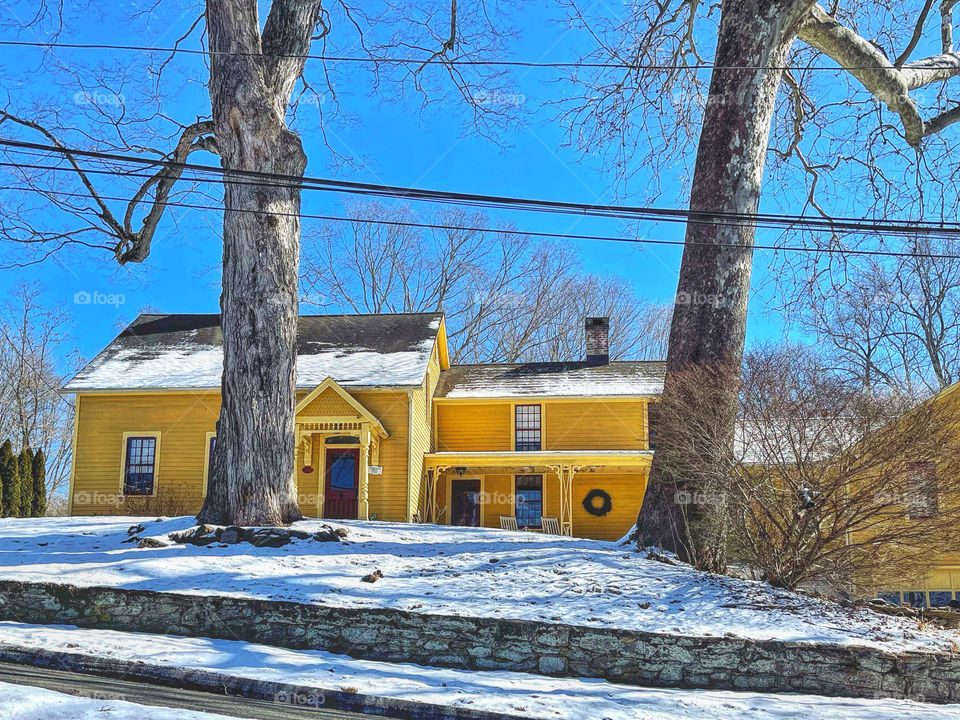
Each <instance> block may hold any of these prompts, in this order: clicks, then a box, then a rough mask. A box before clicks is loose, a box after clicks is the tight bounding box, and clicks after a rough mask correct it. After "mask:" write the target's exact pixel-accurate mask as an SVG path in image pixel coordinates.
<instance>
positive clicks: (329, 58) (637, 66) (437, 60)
mask: <svg viewBox="0 0 960 720" xmlns="http://www.w3.org/2000/svg"><path fill="white" fill-rule="evenodd" d="M2 46H10V47H33V48H45V49H62V50H120V51H125V52H151V53H154V52H162V53H169V54H176V55H228V56H235V57H265V56H264V55H263V54H262V53H256V52H238V51H235V50H229V51H228V50H209V49H208V50H194V49H191V48H181V47H156V46H151V45H113V44H108V43H65V42H29V41H26V40H0V47H2ZM270 57H284V58H295V59H298V60H322V61H324V62H343V63H365V64H384V65H417V66H422V65H459V66H464V67H470V66H473V67H515V68H550V69H557V70H562V69H568V68H592V69H610V70H616V69H623V70H657V71H664V72H666V71H672V70H758V71H759V70H777V71H786V70H817V71H829V72H836V71H837V70H842V71H844V72H849V71H851V70H891V69H894V66H893V65H857V66H851V67H844V66H841V65H833V66H830V65H825V66H808V65H716V64H714V63H692V64H686V65H669V64H663V65H661V64H645V63H630V62H619V63H617V62H583V61H579V60H578V61H569V60H568V61H561V62H543V61H531V60H458V59H453V58H443V57H427V58H413V57H394V56H382V57H376V56H363V55H314V54H310V53H305V54H280V55H271V56H270ZM930 67H936V66H930ZM945 67H946V66H945Z"/></svg>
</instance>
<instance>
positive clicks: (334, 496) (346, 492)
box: [323, 448, 360, 519]
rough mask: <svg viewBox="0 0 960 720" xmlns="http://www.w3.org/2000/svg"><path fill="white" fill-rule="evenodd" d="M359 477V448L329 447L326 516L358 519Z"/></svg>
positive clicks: (324, 511)
mask: <svg viewBox="0 0 960 720" xmlns="http://www.w3.org/2000/svg"><path fill="white" fill-rule="evenodd" d="M359 477H360V451H359V450H358V449H356V448H353V449H344V450H334V449H332V448H328V449H327V472H326V480H325V482H324V492H323V516H324V517H325V518H330V519H336V518H347V519H356V517H357V483H358V480H359Z"/></svg>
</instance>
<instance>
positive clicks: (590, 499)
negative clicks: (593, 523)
mask: <svg viewBox="0 0 960 720" xmlns="http://www.w3.org/2000/svg"><path fill="white" fill-rule="evenodd" d="M598 498H599V499H600V501H601V502H600V505H597V504H596V500H597V499H598ZM583 508H584V509H585V510H586V511H587V512H588V513H590V514H591V515H596V516H597V517H603V516H604V515H606V514H607V513H608V512H610V511H611V510H613V500H612V499H611V498H610V493H608V492H607V491H606V490H600V489H599V488H597V489H594V490H591V491H590V492H588V493H587V496H586V497H585V498H584V499H583Z"/></svg>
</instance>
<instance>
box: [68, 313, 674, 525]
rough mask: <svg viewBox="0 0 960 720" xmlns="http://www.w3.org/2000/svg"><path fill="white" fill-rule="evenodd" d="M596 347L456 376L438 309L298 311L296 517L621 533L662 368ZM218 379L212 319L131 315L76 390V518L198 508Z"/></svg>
mask: <svg viewBox="0 0 960 720" xmlns="http://www.w3.org/2000/svg"><path fill="white" fill-rule="evenodd" d="M608 336H609V323H608V320H607V319H606V318H587V320H586V323H585V346H586V349H587V354H586V358H585V359H584V360H581V361H570V362H559V363H520V364H487V365H454V366H451V365H450V361H449V356H448V351H447V339H446V329H445V325H444V318H443V316H442V314H439V313H405V314H388V315H305V316H301V318H300V326H299V333H298V348H297V401H298V402H297V406H296V431H297V445H296V453H297V460H296V467H297V482H298V492H299V503H300V508H301V510H302V512H303V513H304V514H305V515H307V516H310V517H319V518H361V519H364V518H367V519H379V520H390V521H401V522H402V521H405V522H418V521H419V522H424V521H426V522H436V523H444V524H457V525H484V526H489V527H501V525H510V524H512V522H511V520H515V521H516V523H517V526H518V527H521V528H531V529H534V528H535V529H540V528H541V527H546V528H547V529H551V528H552V527H554V526H555V527H556V528H557V529H559V530H560V531H561V532H563V533H564V534H568V535H577V536H583V537H593V538H602V539H611V540H612V539H617V538H619V537H621V536H622V535H623V534H624V533H626V532H627V531H628V530H629V528H630V526H631V525H632V524H633V522H634V520H635V519H636V515H637V511H638V510H639V508H640V503H641V500H642V498H643V492H644V488H645V485H646V478H647V472H648V469H649V466H650V461H651V458H652V451H651V450H650V445H649V438H648V424H647V420H648V414H647V405H648V402H650V401H651V400H654V399H656V398H657V397H658V396H659V395H660V392H661V389H662V384H663V371H664V368H663V364H662V363H659V362H610V360H609V355H608V344H609V338H608ZM221 370H222V336H221V334H220V326H219V316H217V315H141V316H140V317H138V318H137V319H136V320H135V321H134V322H133V323H132V324H131V325H130V326H129V327H128V328H126V329H125V330H124V331H123V332H122V333H121V334H120V335H119V336H118V337H117V338H116V339H115V340H114V341H113V342H111V343H110V344H109V345H108V346H107V347H106V348H105V349H104V350H103V351H102V352H101V353H100V354H99V355H97V357H96V358H94V359H93V360H92V361H91V362H90V363H89V364H88V365H87V366H86V367H84V368H83V369H82V370H81V371H80V372H79V373H78V374H77V375H76V377H74V378H73V379H72V380H70V381H69V382H68V383H67V384H66V385H65V386H64V388H63V390H64V392H66V393H72V394H74V395H75V396H76V418H75V424H74V440H73V449H74V455H73V457H74V462H73V469H72V474H71V485H70V512H71V514H76V515H90V514H132V513H136V512H149V513H155V512H156V513H167V514H169V513H172V512H181V513H193V512H195V511H196V510H198V509H199V507H200V504H201V503H202V501H203V496H204V492H205V489H206V479H207V473H208V471H209V465H210V454H211V452H212V451H213V448H214V446H215V443H216V421H217V417H218V414H219V410H220V391H219V385H220V373H221ZM551 520H555V521H556V522H555V523H553V522H551Z"/></svg>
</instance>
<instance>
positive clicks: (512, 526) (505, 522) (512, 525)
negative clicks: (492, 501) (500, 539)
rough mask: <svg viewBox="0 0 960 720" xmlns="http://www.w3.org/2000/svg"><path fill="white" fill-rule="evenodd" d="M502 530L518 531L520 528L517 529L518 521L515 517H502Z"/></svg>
mask: <svg viewBox="0 0 960 720" xmlns="http://www.w3.org/2000/svg"><path fill="white" fill-rule="evenodd" d="M500 529H501V530H518V529H519V528H517V519H516V518H515V517H511V516H510V515H501V516H500Z"/></svg>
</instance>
